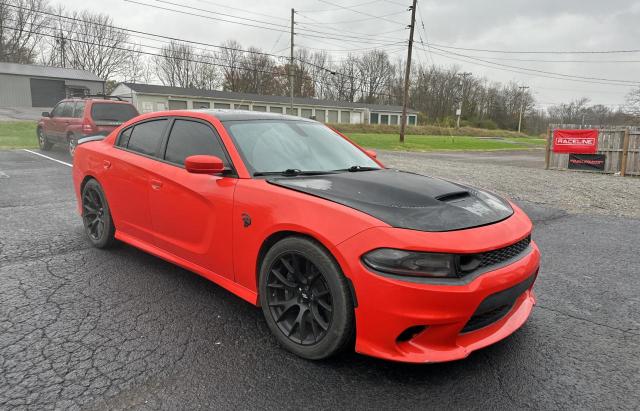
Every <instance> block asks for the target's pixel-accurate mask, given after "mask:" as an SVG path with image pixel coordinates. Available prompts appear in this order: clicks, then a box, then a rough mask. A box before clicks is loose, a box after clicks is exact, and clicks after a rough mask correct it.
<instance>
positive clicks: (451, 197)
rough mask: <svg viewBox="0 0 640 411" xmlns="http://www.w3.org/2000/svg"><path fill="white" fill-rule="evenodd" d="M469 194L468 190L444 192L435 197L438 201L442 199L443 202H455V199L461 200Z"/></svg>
mask: <svg viewBox="0 0 640 411" xmlns="http://www.w3.org/2000/svg"><path fill="white" fill-rule="evenodd" d="M469 196H471V194H469V192H468V191H456V192H453V193H449V194H444V195H441V196H438V197H436V200H438V201H444V202H445V203H449V202H455V201H457V200H463V199H465V198H467V197H469Z"/></svg>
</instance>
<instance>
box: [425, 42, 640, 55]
mask: <svg viewBox="0 0 640 411" xmlns="http://www.w3.org/2000/svg"><path fill="white" fill-rule="evenodd" d="M431 45H432V46H435V47H442V48H446V49H452V50H463V51H482V52H487V53H501V54H621V53H640V49H632V50H595V51H585V50H578V51H558V50H547V51H541V50H537V51H523V50H495V49H478V48H469V47H455V46H446V45H443V44H435V43H432V44H431Z"/></svg>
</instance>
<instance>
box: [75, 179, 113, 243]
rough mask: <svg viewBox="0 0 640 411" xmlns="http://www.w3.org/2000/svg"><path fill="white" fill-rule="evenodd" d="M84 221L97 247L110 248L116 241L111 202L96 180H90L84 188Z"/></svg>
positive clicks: (87, 231)
mask: <svg viewBox="0 0 640 411" xmlns="http://www.w3.org/2000/svg"><path fill="white" fill-rule="evenodd" d="M82 222H83V223H84V230H85V233H86V234H87V237H89V241H91V244H93V246H94V247H97V248H108V247H111V246H112V245H113V244H114V243H115V236H114V235H115V232H116V229H115V226H114V225H113V220H112V219H111V212H110V211H109V204H107V199H106V197H105V195H104V192H103V191H102V187H101V186H100V184H99V183H98V182H97V181H96V180H93V179H92V180H89V181H87V183H86V184H85V185H84V187H83V188H82Z"/></svg>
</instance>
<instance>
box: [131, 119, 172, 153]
mask: <svg viewBox="0 0 640 411" xmlns="http://www.w3.org/2000/svg"><path fill="white" fill-rule="evenodd" d="M167 121H168V120H167V119H162V120H152V121H147V122H144V123H140V124H138V125H136V126H134V127H133V130H132V131H130V136H129V139H128V140H129V141H128V143H127V145H126V146H124V145H123V146H122V147H127V148H128V149H129V150H131V151H135V152H137V153H141V154H146V155H148V156H155V155H156V154H157V152H158V149H159V148H160V142H161V141H162V134H163V133H164V129H165V127H166V126H167ZM127 131H129V130H127ZM121 138H122V136H121Z"/></svg>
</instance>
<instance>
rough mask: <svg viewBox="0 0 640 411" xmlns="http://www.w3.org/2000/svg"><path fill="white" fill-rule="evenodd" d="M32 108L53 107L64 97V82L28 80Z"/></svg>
mask: <svg viewBox="0 0 640 411" xmlns="http://www.w3.org/2000/svg"><path fill="white" fill-rule="evenodd" d="M29 82H30V85H31V106H32V107H53V106H55V105H56V103H57V102H58V101H60V100H62V99H64V98H65V97H66V94H65V89H64V80H43V79H38V78H32V79H29Z"/></svg>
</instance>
